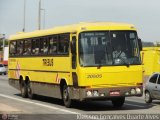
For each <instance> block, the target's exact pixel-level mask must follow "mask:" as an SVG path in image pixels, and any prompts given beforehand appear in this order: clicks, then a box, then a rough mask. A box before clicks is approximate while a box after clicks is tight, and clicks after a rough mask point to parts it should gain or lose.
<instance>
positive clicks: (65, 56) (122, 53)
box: [9, 22, 143, 107]
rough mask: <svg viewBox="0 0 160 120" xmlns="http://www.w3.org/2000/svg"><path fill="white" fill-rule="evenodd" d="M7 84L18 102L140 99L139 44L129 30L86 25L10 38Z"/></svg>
mask: <svg viewBox="0 0 160 120" xmlns="http://www.w3.org/2000/svg"><path fill="white" fill-rule="evenodd" d="M9 40H10V42H9V84H10V85H11V86H14V87H15V88H17V89H19V90H20V91H21V95H22V97H29V98H31V99H32V98H33V96H34V95H35V94H39V95H44V96H50V97H55V98H60V99H62V100H63V102H64V105H65V106H66V107H71V105H72V101H73V100H78V101H86V100H111V101H112V103H113V105H114V106H115V107H121V106H122V105H123V104H124V102H125V97H129V96H142V93H143V92H142V65H141V59H140V50H141V40H140V39H138V35H137V32H136V28H135V27H134V25H132V24H127V23H113V22H90V23H87V22H86V23H85V22H83V23H79V24H74V25H68V26H60V27H55V28H53V29H48V30H39V31H34V32H29V33H19V34H16V35H12V36H11V37H10V39H9Z"/></svg>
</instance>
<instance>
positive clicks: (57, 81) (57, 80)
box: [56, 73, 60, 83]
mask: <svg viewBox="0 0 160 120" xmlns="http://www.w3.org/2000/svg"><path fill="white" fill-rule="evenodd" d="M59 82H60V79H59V76H58V73H57V75H56V83H59Z"/></svg>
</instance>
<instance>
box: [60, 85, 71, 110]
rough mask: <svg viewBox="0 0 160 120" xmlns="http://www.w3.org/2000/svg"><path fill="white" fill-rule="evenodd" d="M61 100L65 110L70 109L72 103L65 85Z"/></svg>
mask: <svg viewBox="0 0 160 120" xmlns="http://www.w3.org/2000/svg"><path fill="white" fill-rule="evenodd" d="M62 99H63V102H64V105H65V106H66V107H67V108H69V107H71V102H72V100H71V99H70V96H69V91H68V87H67V85H66V84H65V85H64V86H63V94H62Z"/></svg>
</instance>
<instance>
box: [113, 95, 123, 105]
mask: <svg viewBox="0 0 160 120" xmlns="http://www.w3.org/2000/svg"><path fill="white" fill-rule="evenodd" d="M124 102H125V97H119V98H113V99H112V104H113V106H114V107H122V106H123V104H124Z"/></svg>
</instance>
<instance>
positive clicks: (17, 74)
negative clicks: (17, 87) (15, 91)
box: [15, 62, 20, 79]
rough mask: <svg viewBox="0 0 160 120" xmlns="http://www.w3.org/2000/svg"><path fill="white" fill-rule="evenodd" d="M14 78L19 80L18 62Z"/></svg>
mask: <svg viewBox="0 0 160 120" xmlns="http://www.w3.org/2000/svg"><path fill="white" fill-rule="evenodd" d="M15 76H16V78H17V79H19V76H20V64H19V63H18V62H17V65H16V71H15Z"/></svg>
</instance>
